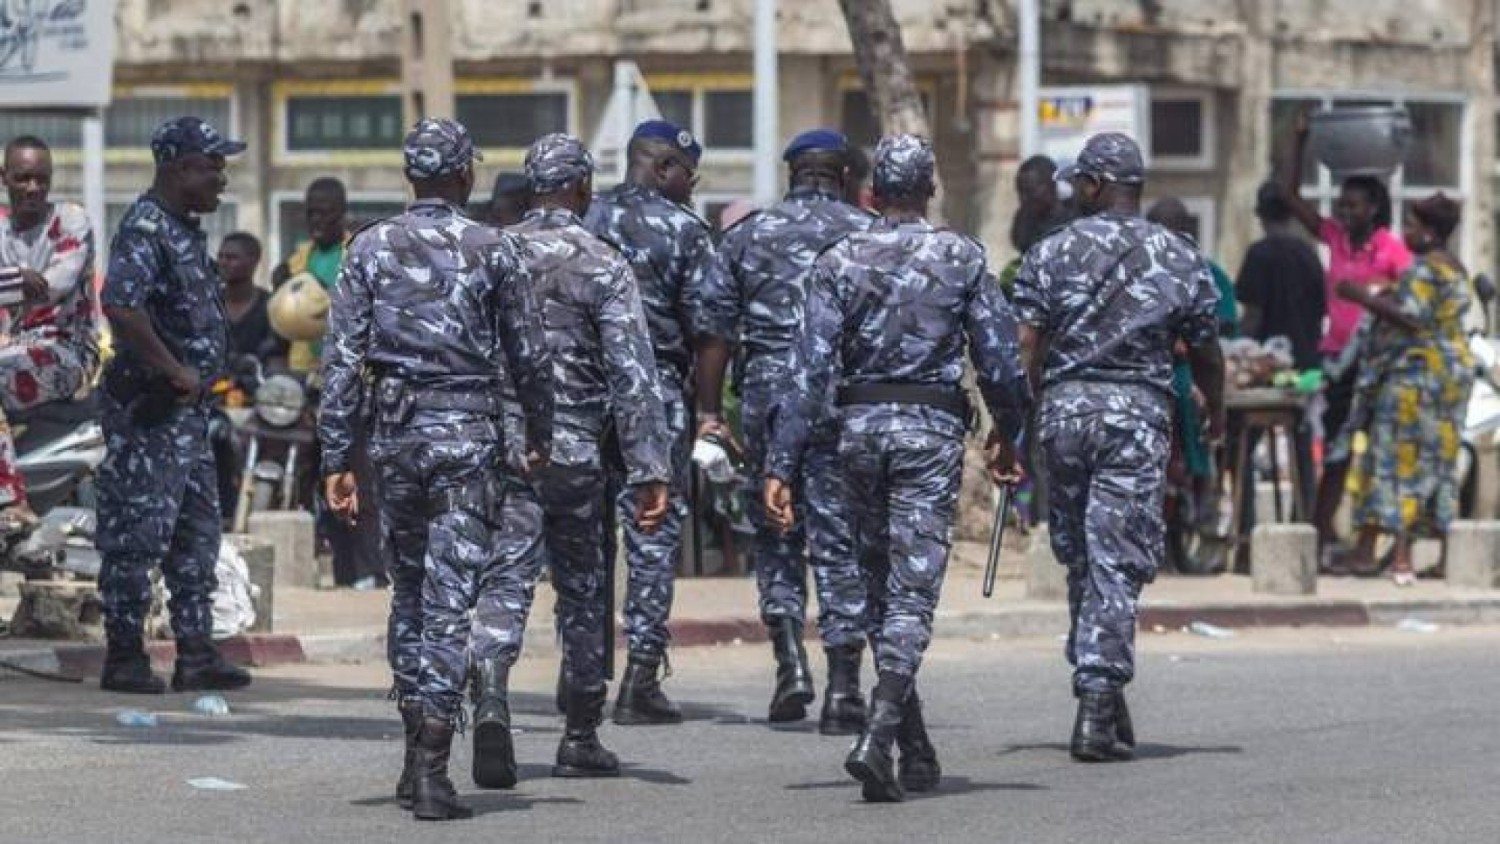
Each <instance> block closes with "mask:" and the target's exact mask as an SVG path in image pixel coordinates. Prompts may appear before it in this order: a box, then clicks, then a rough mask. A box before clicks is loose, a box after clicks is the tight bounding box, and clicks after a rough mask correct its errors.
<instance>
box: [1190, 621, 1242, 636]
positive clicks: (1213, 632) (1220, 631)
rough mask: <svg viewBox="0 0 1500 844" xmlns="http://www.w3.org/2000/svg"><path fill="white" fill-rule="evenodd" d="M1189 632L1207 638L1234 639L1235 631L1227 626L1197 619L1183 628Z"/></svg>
mask: <svg viewBox="0 0 1500 844" xmlns="http://www.w3.org/2000/svg"><path fill="white" fill-rule="evenodd" d="M1183 629H1184V630H1186V631H1187V632H1189V633H1193V634H1196V635H1198V636H1202V637H1204V638H1205V639H1233V638H1234V631H1233V630H1230V629H1228V628H1226V627H1219V626H1218V625H1214V624H1209V623H1208V622H1206V621H1195V622H1193V623H1192V624H1189V625H1188V626H1187V627H1184V628H1183Z"/></svg>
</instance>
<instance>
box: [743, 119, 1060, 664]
mask: <svg viewBox="0 0 1500 844" xmlns="http://www.w3.org/2000/svg"><path fill="white" fill-rule="evenodd" d="M877 158H878V161H877V165H876V168H875V177H876V183H877V188H879V187H880V186H886V188H887V189H889V186H890V185H893V184H894V185H901V184H916V183H920V182H922V181H923V180H924V179H925V180H928V181H927V183H929V184H930V179H931V178H932V168H933V162H932V150H931V147H930V146H928V145H927V143H926V142H925V141H921V140H920V139H917V138H915V137H912V136H900V137H897V138H892V139H886V140H884V141H882V142H881V148H880V149H879V150H878V151H877ZM966 340H967V346H968V350H969V356H970V359H971V360H972V362H973V364H974V368H975V370H976V376H977V380H978V383H979V388H980V391H981V393H982V394H983V396H984V400H985V404H986V405H987V406H988V407H989V410H990V413H991V414H992V415H993V416H994V418H995V423H996V425H997V426H998V428H999V430H1000V432H1001V434H1002V435H1004V436H1007V437H1010V438H1011V439H1014V437H1015V436H1016V435H1017V434H1018V433H1019V431H1020V428H1021V424H1022V421H1023V419H1024V417H1025V414H1026V411H1027V409H1028V407H1029V405H1030V390H1029V388H1028V387H1027V384H1026V379H1025V376H1024V374H1023V373H1022V371H1021V367H1020V364H1019V353H1018V349H1017V344H1016V331H1015V322H1014V320H1013V319H1012V317H1011V313H1010V308H1009V306H1008V305H1007V304H1006V302H1005V299H1004V296H1003V295H1002V293H1001V292H1000V286H999V284H998V283H997V282H996V281H995V279H994V277H993V276H992V275H991V274H990V272H989V269H988V266H987V264H986V260H985V254H984V249H983V247H981V246H980V245H979V244H978V243H976V242H974V241H973V240H970V239H969V238H967V237H964V236H962V235H959V234H956V233H953V232H950V231H944V230H941V229H937V228H934V227H933V226H932V225H931V224H929V223H927V222H926V221H925V220H921V219H914V220H902V221H897V220H891V219H881V220H879V221H878V222H876V223H875V224H874V225H873V226H872V227H871V228H870V229H869V230H868V231H865V232H859V233H854V234H850V235H849V236H847V237H845V238H844V239H842V240H840V241H838V242H837V243H835V244H834V245H833V246H832V247H830V248H829V249H828V250H827V251H825V252H824V253H823V254H822V255H820V256H819V257H818V259H817V261H816V262H814V264H813V268H812V274H811V277H810V278H809V281H808V304H807V327H806V333H805V336H804V338H803V340H802V342H801V344H800V346H799V347H798V352H797V356H798V365H799V367H801V369H800V371H801V372H802V378H801V379H800V381H799V387H800V389H799V390H798V391H797V392H798V393H799V395H798V397H797V399H796V400H795V401H793V402H789V403H788V405H787V406H786V407H785V408H783V409H782V411H781V413H783V414H784V415H785V417H786V418H785V419H783V420H781V421H779V422H778V425H777V429H776V432H775V440H774V442H773V446H772V450H771V453H770V455H769V457H768V459H767V474H768V475H770V476H772V477H775V478H779V479H782V480H784V481H786V480H790V479H791V478H794V477H796V472H797V468H798V465H797V464H798V461H799V459H801V457H802V455H803V453H804V449H805V447H806V444H807V442H808V441H809V438H810V431H811V429H812V427H813V422H814V421H815V419H816V417H817V415H818V413H819V408H821V407H823V406H825V404H826V397H827V396H828V395H829V394H830V393H831V392H833V390H832V388H833V387H834V386H837V387H838V388H839V399H838V404H839V405H840V407H839V411H838V424H839V429H840V437H839V443H838V457H839V460H840V462H841V463H842V465H843V467H844V472H845V483H846V484H847V485H848V488H849V489H850V490H851V494H850V496H849V499H848V501H849V512H850V518H851V520H852V522H853V525H854V537H855V548H856V549H857V553H858V555H859V561H860V565H861V566H862V568H863V569H864V575H865V578H866V582H867V584H868V589H869V598H870V616H871V626H872V628H873V629H872V634H871V639H872V641H873V644H874V648H875V662H876V668H877V670H878V671H879V673H880V675H881V678H882V682H885V681H886V678H887V676H891V677H899V678H905V680H906V681H908V682H909V681H910V680H911V679H912V678H914V676H915V674H916V672H917V668H918V666H919V664H920V662H921V658H922V653H923V651H925V650H926V648H927V645H928V642H929V641H930V640H931V636H932V617H933V612H934V610H935V609H936V607H937V602H938V593H939V590H940V589H941V587H942V582H943V575H944V572H945V570H946V568H947V562H948V548H949V544H950V540H949V531H950V529H951V527H952V524H953V518H954V511H955V506H956V504H957V499H958V487H959V479H960V475H961V470H962V465H963V452H964V436H965V432H966V430H967V428H968V420H967V418H966V416H967V414H966V413H965V412H963V411H962V410H959V412H955V411H954V410H952V409H941V408H939V407H935V406H930V405H928V404H920V403H908V402H906V401H901V402H896V401H884V402H868V403H867V402H865V401H863V400H859V399H858V398H857V397H856V395H855V394H854V392H853V391H851V388H858V387H870V386H889V385H903V386H918V385H920V386H925V387H929V388H933V389H934V391H935V392H942V393H943V394H944V395H946V396H962V394H963V387H962V386H961V379H962V377H963V371H964V362H963V351H964V347H965V344H966ZM856 490H857V493H854V492H852V491H856Z"/></svg>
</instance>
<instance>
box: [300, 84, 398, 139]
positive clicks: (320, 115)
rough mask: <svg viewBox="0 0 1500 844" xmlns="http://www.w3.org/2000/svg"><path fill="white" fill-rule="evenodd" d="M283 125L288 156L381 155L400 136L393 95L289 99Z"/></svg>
mask: <svg viewBox="0 0 1500 844" xmlns="http://www.w3.org/2000/svg"><path fill="white" fill-rule="evenodd" d="M286 124H287V128H286V149H287V151H289V152H318V151H323V150H381V151H385V150H391V149H395V148H397V147H399V146H400V145H401V139H402V137H403V135H404V132H403V129H402V119H401V97H400V96H399V95H396V94H374V95H357V96H322V95H315V96H291V97H288V98H287V101H286Z"/></svg>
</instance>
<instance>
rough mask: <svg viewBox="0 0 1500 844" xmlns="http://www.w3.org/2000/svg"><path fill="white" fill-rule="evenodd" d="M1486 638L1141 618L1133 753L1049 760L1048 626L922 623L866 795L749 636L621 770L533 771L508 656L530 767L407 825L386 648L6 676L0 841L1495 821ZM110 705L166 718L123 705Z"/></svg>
mask: <svg viewBox="0 0 1500 844" xmlns="http://www.w3.org/2000/svg"><path fill="white" fill-rule="evenodd" d="M1497 645H1500V628H1477V627H1476V628H1444V629H1441V630H1439V631H1437V632H1435V633H1427V634H1423V633H1408V632H1399V631H1395V630H1390V629H1369V630H1357V631H1345V630H1339V631H1333V630H1316V629H1308V630H1270V631H1268V630H1258V631H1244V632H1241V633H1240V634H1239V635H1238V636H1236V637H1235V638H1233V639H1230V640H1223V641H1219V640H1209V639H1203V638H1199V637H1195V636H1190V635H1188V634H1184V633H1169V634H1147V635H1145V636H1144V637H1143V640H1142V647H1141V651H1142V657H1141V669H1140V677H1139V681H1138V683H1137V684H1136V685H1135V686H1134V687H1133V691H1132V698H1131V700H1132V709H1133V711H1134V714H1135V719H1136V725H1137V732H1138V733H1139V735H1140V740H1141V742H1142V745H1141V747H1140V757H1141V758H1140V759H1139V760H1138V761H1136V762H1133V763H1130V764H1124V765H1110V766H1086V765H1079V764H1075V763H1073V762H1071V761H1069V759H1068V756H1067V750H1066V741H1067V737H1068V732H1069V729H1070V728H1071V723H1072V714H1073V708H1072V706H1073V702H1072V699H1071V697H1070V695H1069V693H1068V684H1067V673H1066V671H1065V669H1064V667H1063V665H1062V661H1061V655H1060V649H1061V646H1060V644H1059V643H1058V642H1057V641H1055V640H1053V639H1050V638H1048V639H1026V640H1000V641H983V642H975V641H962V640H944V641H939V642H938V643H937V644H936V645H935V646H934V648H933V650H932V651H931V652H930V654H929V660H928V663H927V665H926V668H925V671H924V674H923V693H924V696H925V697H926V698H927V699H928V708H927V711H928V714H929V719H930V722H931V724H932V735H933V740H934V742H935V743H936V744H937V746H938V750H939V753H940V754H941V757H942V762H943V766H944V769H945V774H946V776H945V779H944V781H943V784H942V786H941V788H940V790H939V791H938V792H936V793H935V794H932V795H930V796H924V797H921V798H919V799H913V800H910V801H908V802H907V803H904V804H900V805H881V806H872V805H866V804H863V803H861V802H860V800H859V792H858V788H857V786H856V785H854V784H853V783H852V782H850V781H848V780H847V779H846V778H845V775H844V773H843V771H842V767H841V763H842V759H843V755H844V753H845V751H846V749H847V747H848V745H849V743H850V740H849V739H844V738H824V737H821V736H819V735H817V734H816V732H815V731H814V729H813V724H812V723H811V722H808V723H806V724H803V725H796V726H793V727H790V728H785V729H772V728H771V727H770V726H768V725H767V724H766V722H765V720H764V718H765V705H766V700H767V698H768V695H769V684H770V665H769V653H768V649H767V648H765V647H763V646H761V645H759V644H755V645H749V644H746V645H741V646H727V647H719V648H694V649H682V650H681V651H680V652H679V653H678V654H676V656H675V659H674V664H675V669H676V674H675V676H674V677H673V678H672V679H671V680H670V681H669V686H668V688H669V689H670V691H672V692H673V693H675V694H676V695H677V697H678V698H679V699H680V700H681V701H682V702H683V703H684V704H685V708H686V710H687V713H688V717H689V721H688V723H686V724H684V725H682V726H677V727H634V728H621V727H615V726H613V725H608V726H606V728H605V730H604V739H605V742H606V743H607V744H608V745H609V746H610V747H612V748H613V749H615V750H616V751H617V752H618V753H619V754H620V755H621V757H622V759H623V760H624V761H625V763H626V766H627V768H626V771H625V772H624V776H622V777H621V778H619V779H617V780H590V781H580V780H566V781H565V780H555V779H551V778H549V777H548V776H547V774H548V771H549V768H550V764H551V760H552V754H553V752H554V749H555V746H556V742H557V738H558V733H559V729H560V723H559V719H558V718H557V717H555V716H554V715H553V714H551V712H550V711H549V706H550V697H549V696H548V694H547V691H548V690H550V687H551V680H552V677H553V674H552V672H553V671H554V670H555V666H554V665H553V664H552V663H551V662H550V661H545V660H540V659H527V660H525V661H524V662H523V665H522V666H521V667H520V668H519V669H518V672H517V674H516V675H515V677H516V683H515V685H516V687H517V688H518V689H519V690H520V691H518V692H517V693H516V694H515V695H514V707H515V709H516V711H517V726H518V727H519V728H520V730H521V733H520V734H519V735H518V736H517V742H518V753H519V756H520V759H521V762H522V776H523V782H522V783H521V784H520V786H519V787H518V788H517V789H515V790H514V791H509V792H479V791H477V790H475V789H474V787H473V785H472V783H471V782H470V781H469V779H468V776H467V771H468V768H467V765H468V751H467V748H466V747H465V748H463V749H461V750H460V751H459V752H458V753H457V754H456V762H457V764H456V770H455V774H456V777H455V780H456V781H457V783H458V785H459V788H460V790H461V792H463V793H464V794H465V796H466V797H467V798H468V799H469V802H470V803H471V805H473V806H474V808H475V809H476V810H477V815H478V816H477V817H476V818H475V819H473V820H471V821H467V822H457V823H450V824H445V825H432V824H424V825H421V826H420V827H419V826H418V824H417V823H416V822H415V821H413V820H411V819H410V817H409V816H408V815H407V814H406V813H404V812H402V811H400V810H399V809H398V808H397V807H396V806H395V804H394V802H393V801H392V799H391V798H390V796H389V795H390V791H391V788H392V786H393V785H394V780H395V776H396V772H397V767H398V765H399V761H400V745H399V738H398V736H399V722H398V721H397V720H396V718H395V712H394V709H393V707H392V705H391V704H390V703H388V702H387V701H386V700H385V699H384V693H385V688H384V687H385V684H386V678H385V674H384V671H383V668H382V666H379V665H302V666H296V667H291V668H282V669H277V670H270V671H264V672H261V673H260V674H259V676H258V678H257V681H256V685H255V686H254V687H253V688H252V689H250V690H247V691H245V692H241V693H235V694H232V695H230V696H229V702H230V706H231V707H232V710H233V711H232V713H231V714H230V715H229V716H225V717H218V718H211V717H206V716H203V715H198V714H196V713H194V712H193V711H192V704H193V697H192V696H185V695H168V696H166V697H164V698H156V699H140V698H128V697H123V696H114V695H106V694H103V693H101V692H99V691H98V689H97V688H96V687H94V686H92V685H87V686H76V685H74V686H69V685H63V684H57V683H49V682H46V681H39V680H33V679H25V678H19V677H15V676H3V677H0V842H83V841H96V842H121V844H124V842H160V841H173V842H199V841H213V842H359V843H360V844H372V842H384V841H416V840H420V841H423V842H428V841H431V842H445V841H476V840H486V839H489V840H502V837H503V840H512V841H515V840H522V841H569V842H571V841H601V842H679V841H680V842H705V841H777V842H794V841H818V842H850V841H860V842H864V841H868V842H885V841H903V840H931V841H937V842H942V844H951V843H952V842H963V841H976V842H977V841H986V842H996V841H1017V842H1047V841H1059V842H1062V841H1067V842H1090V841H1098V842H1105V841H1109V842H1133V841H1141V842H1148V841H1149V842H1178V841H1181V842H1221V841H1222V842H1375V841H1402V842H1407V841H1411V842H1448V841H1474V842H1495V841H1497V840H1500V801H1496V800H1495V787H1496V786H1495V783H1496V779H1495V771H1496V770H1497V766H1496V760H1497V758H1500V729H1497V723H1496V722H1497V716H1496V709H1497V703H1496V702H1497V701H1500V672H1497V660H1496V657H1495V654H1496V652H1497ZM816 670H817V671H818V673H819V674H820V676H821V672H822V666H821V660H819V664H818V665H817V666H816ZM129 707H143V708H149V709H151V710H152V711H155V712H157V713H158V714H159V715H160V718H161V724H160V726H158V727H155V728H141V727H137V728H129V727H123V726H120V725H118V724H117V723H116V716H117V714H118V713H119V712H120V711H121V710H122V709H125V708H129ZM200 777H217V778H220V779H222V780H225V781H228V782H231V783H235V784H239V785H243V786H245V788H243V789H242V790H235V791H206V790H200V789H197V788H194V787H193V786H191V785H190V784H189V783H188V780H190V779H194V778H200Z"/></svg>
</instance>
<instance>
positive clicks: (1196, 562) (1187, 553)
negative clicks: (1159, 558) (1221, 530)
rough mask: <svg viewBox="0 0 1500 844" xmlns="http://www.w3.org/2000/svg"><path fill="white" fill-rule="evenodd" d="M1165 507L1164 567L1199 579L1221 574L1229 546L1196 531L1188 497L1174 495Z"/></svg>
mask: <svg viewBox="0 0 1500 844" xmlns="http://www.w3.org/2000/svg"><path fill="white" fill-rule="evenodd" d="M1172 497H1173V499H1174V500H1173V501H1172V502H1171V503H1169V505H1168V506H1167V512H1166V516H1167V525H1166V527H1167V564H1168V565H1169V566H1171V567H1172V569H1173V570H1175V571H1176V572H1177V573H1178V574H1186V575H1193V576H1202V575H1209V574H1219V573H1220V572H1222V571H1224V562H1225V559H1226V558H1227V556H1228V550H1229V546H1228V544H1227V543H1226V542H1225V541H1224V540H1222V539H1220V538H1218V537H1215V536H1210V535H1207V534H1205V533H1204V532H1203V531H1202V530H1201V529H1200V528H1199V520H1198V518H1197V513H1196V511H1195V508H1194V507H1193V506H1191V504H1189V503H1188V502H1189V500H1190V498H1191V496H1189V495H1176V494H1173V496H1172Z"/></svg>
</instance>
